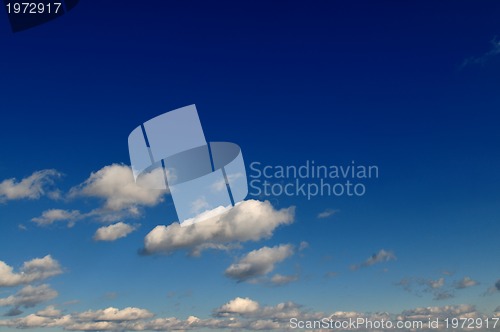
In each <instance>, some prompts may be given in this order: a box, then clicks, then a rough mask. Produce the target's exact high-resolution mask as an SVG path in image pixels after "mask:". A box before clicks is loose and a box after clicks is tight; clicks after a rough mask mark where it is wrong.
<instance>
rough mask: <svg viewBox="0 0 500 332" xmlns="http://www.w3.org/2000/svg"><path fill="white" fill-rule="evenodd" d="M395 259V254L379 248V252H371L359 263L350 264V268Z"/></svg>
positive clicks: (358, 267) (354, 268)
mask: <svg viewBox="0 0 500 332" xmlns="http://www.w3.org/2000/svg"><path fill="white" fill-rule="evenodd" d="M392 260H396V256H395V255H394V253H393V252H392V251H386V250H384V249H381V250H379V252H377V253H375V254H373V255H372V256H371V257H370V258H368V259H367V260H366V261H364V262H363V263H361V264H357V265H352V266H351V270H358V269H360V268H362V267H368V266H372V265H374V264H378V263H382V262H388V261H392Z"/></svg>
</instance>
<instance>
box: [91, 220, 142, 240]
mask: <svg viewBox="0 0 500 332" xmlns="http://www.w3.org/2000/svg"><path fill="white" fill-rule="evenodd" d="M135 230H136V226H132V225H129V224H126V223H123V222H119V223H116V224H113V225H109V226H103V227H101V228H99V229H98V230H97V231H96V232H95V234H94V240H95V241H115V240H118V239H121V238H124V237H126V236H127V235H129V234H130V233H132V232H133V231H135Z"/></svg>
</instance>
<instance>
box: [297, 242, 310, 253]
mask: <svg viewBox="0 0 500 332" xmlns="http://www.w3.org/2000/svg"><path fill="white" fill-rule="evenodd" d="M307 248H309V243H308V242H306V241H302V242H300V244H299V251H303V250H306V249H307Z"/></svg>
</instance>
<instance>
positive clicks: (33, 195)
mask: <svg viewBox="0 0 500 332" xmlns="http://www.w3.org/2000/svg"><path fill="white" fill-rule="evenodd" d="M60 177H62V174H61V173H59V172H58V171H56V170H55V169H45V170H41V171H37V172H34V173H33V174H31V175H30V176H28V177H25V178H23V179H21V180H19V181H18V180H17V179H15V178H12V179H6V180H3V181H2V182H0V202H5V201H9V200H19V199H39V198H40V197H42V196H48V197H49V198H52V199H58V198H59V196H60V192H59V190H58V189H57V188H55V187H54V184H55V181H56V180H57V179H59V178H60Z"/></svg>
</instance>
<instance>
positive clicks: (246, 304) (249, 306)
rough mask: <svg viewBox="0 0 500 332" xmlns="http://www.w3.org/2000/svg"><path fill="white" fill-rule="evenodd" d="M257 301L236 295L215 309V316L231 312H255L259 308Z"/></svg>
mask: <svg viewBox="0 0 500 332" xmlns="http://www.w3.org/2000/svg"><path fill="white" fill-rule="evenodd" d="M259 308H260V306H259V303H258V302H256V301H254V300H251V299H249V298H248V297H245V298H241V297H237V298H235V299H233V300H231V301H229V302H228V303H226V304H224V305H222V306H221V307H220V308H218V309H217V310H216V315H217V316H228V315H231V314H238V315H245V314H249V313H255V312H257V310H259Z"/></svg>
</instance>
